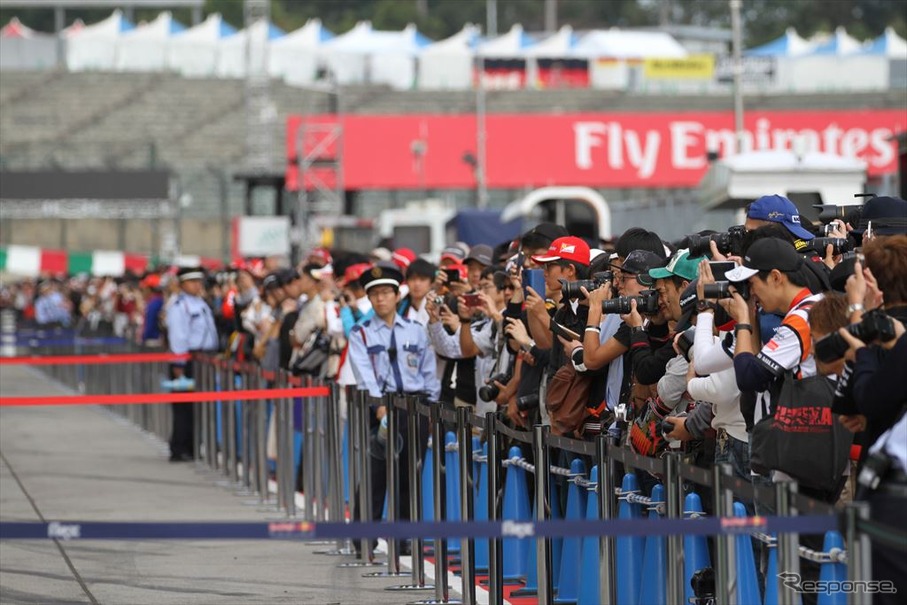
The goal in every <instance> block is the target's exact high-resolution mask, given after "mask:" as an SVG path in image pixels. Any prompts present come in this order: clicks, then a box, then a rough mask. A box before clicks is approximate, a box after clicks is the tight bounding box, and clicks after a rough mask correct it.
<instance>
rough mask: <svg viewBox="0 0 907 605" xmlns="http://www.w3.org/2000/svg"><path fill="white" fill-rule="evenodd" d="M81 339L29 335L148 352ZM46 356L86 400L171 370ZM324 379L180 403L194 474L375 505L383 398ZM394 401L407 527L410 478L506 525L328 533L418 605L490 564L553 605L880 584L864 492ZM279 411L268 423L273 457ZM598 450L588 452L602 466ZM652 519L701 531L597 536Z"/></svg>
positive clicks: (413, 501) (268, 501) (310, 503)
mask: <svg viewBox="0 0 907 605" xmlns="http://www.w3.org/2000/svg"><path fill="white" fill-rule="evenodd" d="M68 339H69V337H66V336H61V335H60V334H50V335H43V340H46V341H47V344H46V346H42V345H41V341H42V338H41V337H39V335H37V334H35V335H32V336H30V337H29V343H30V344H29V346H30V352H31V353H35V352H36V351H40V353H41V354H42V356H44V357H46V358H52V357H53V356H57V355H73V354H78V355H101V354H105V355H110V356H111V357H113V358H115V357H116V356H115V355H111V354H113V353H116V352H120V351H122V352H127V351H128V352H136V351H137V347H136V345H133V344H130V343H128V342H125V343H118V344H116V343H108V342H103V343H100V342H99V343H93V342H84V340H85V339H81V340H80V338H79V337H78V336H72V337H71V340H68ZM18 350H21V348H20V349H18ZM6 351H7V353H8V352H9V348H7V349H6ZM192 363H194V364H195V367H196V372H195V376H196V380H195V390H196V391H197V392H199V393H202V392H204V393H223V394H224V395H226V392H228V391H234V390H238V391H241V390H249V389H251V390H256V389H262V388H266V389H273V390H275V392H277V393H280V392H283V391H281V389H287V388H292V387H306V386H319V385H323V383H321V382H320V381H314V380H312V379H309V378H303V379H300V378H297V377H293V376H290V375H288V374H287V373H286V372H282V371H281V372H263V371H261V370H260V369H259V368H257V367H256V366H254V365H252V364H248V363H236V362H234V361H232V360H227V359H224V358H223V357H221V356H218V355H194V356H193V361H192ZM37 368H38V369H40V370H41V371H43V372H45V373H47V375H49V376H50V377H52V378H54V379H55V380H57V381H59V382H61V383H63V384H65V385H67V386H69V387H71V388H73V389H75V390H77V391H78V392H80V393H83V394H86V395H102V394H115V393H133V394H134V393H149V394H150V393H155V392H159V391H160V390H161V385H163V384H165V383H166V377H167V373H166V364H164V363H162V362H152V363H116V362H115V361H114V362H112V363H108V364H105V365H101V364H80V363H69V364H65V365H64V364H49V365H40V366H37ZM325 386H328V387H329V390H328V391H325V392H328V393H329V394H328V395H327V396H320V395H319V396H313V397H305V398H294V397H290V396H275V397H273V398H265V399H245V400H244V399H237V400H223V401H211V402H205V403H187V404H184V405H192V406H193V410H194V418H195V433H194V447H195V449H194V451H195V455H196V465H197V467H198V469H199V470H200V471H202V472H205V473H211V474H212V475H214V476H215V477H216V478H217V479H218V480H219V482H220V484H221V485H222V486H223V487H225V488H228V489H229V490H231V491H233V492H234V493H235V494H237V495H239V496H243V497H247V498H248V497H252V498H254V499H253V500H251V501H250V504H252V505H255V506H258V507H259V508H263V509H264V510H267V511H270V512H273V513H276V514H279V515H281V516H282V517H283V518H284V519H287V520H300V521H303V522H306V523H308V522H311V523H315V524H316V526H317V525H318V524H319V523H322V524H325V525H326V526H328V525H333V524H336V523H346V522H348V520H349V519H350V518H352V517H353V514H352V513H353V508H354V507H355V508H357V509H358V511H370V510H371V506H372V504H371V503H372V493H371V492H372V489H373V486H372V485H371V478H370V472H369V469H370V468H371V465H372V464H381V461H380V452H379V451H378V450H380V442H379V441H377V440H379V439H380V436H379V435H378V434H377V433H376V430H375V429H376V426H375V423H374V419H373V415H372V412H371V410H372V407H373V406H374V404H375V402H374V401H372V400H371V399H370V398H369V397H367V395H366V393H365V392H363V391H358V390H356V389H354V388H351V387H340V386H338V385H336V384H333V383H330V384H327V385H325ZM382 403H383V404H384V405H385V406H386V409H387V413H388V414H387V416H388V423H387V424H388V427H387V435H388V437H387V442H386V444H385V447H384V464H385V467H386V474H387V500H386V521H387V523H391V524H393V523H396V522H398V521H402V520H399V519H398V510H399V502H400V500H399V498H400V486H401V482H402V481H403V480H405V481H407V482H408V485H409V488H410V489H409V510H410V517H409V519H407V520H406V521H407V522H409V523H413V524H414V525H412V526H411V527H412V528H414V529H415V528H417V527H419V526H420V525H422V524H424V522H432V521H435V522H437V521H460V520H461V521H463V522H465V525H468V526H469V527H473V526H478V525H481V524H480V523H475V524H473V523H472V522H487V523H490V524H493V525H495V526H497V524H499V525H500V527H501V531H500V533H498V534H496V535H495V534H494V532H492V533H491V534H487V535H488V536H490V537H475V535H470V536H467V537H462V538H454V537H450V535H449V534H450V532H444V531H441V530H440V529H438V530H437V531H438V535H437V536H436V537H430V536H429V535H426V534H425V533H424V532H423V533H418V535H417V536H416V537H415V538H413V540H412V544H411V553H412V559H411V565H410V571H409V572H404V571H403V570H402V568H401V565H400V556H401V553H400V551H399V546H400V545H401V544H400V543H399V542H398V540H397V539H388V540H387V552H386V556H385V560H384V562H381V561H380V558H379V557H377V556H375V555H374V553H373V551H372V548H371V547H372V544H371V541H372V538H371V535H368V534H367V532H361V534H359V535H358V536H352V537H351V536H349V535H347V536H344V537H340V536H339V535H338V536H336V537H334V539H333V540H332V541H331V542H328V545H329V546H332V547H333V548H329V549H327V550H323V551H318V552H320V553H321V554H324V555H347V556H349V555H353V554H355V553H356V551H357V550H358V551H359V552H361V553H363V556H362V559H361V560H355V561H347V562H344V563H341V564H340V565H341V566H343V567H362V568H367V567H381V568H383V569H382V570H381V571H378V572H372V573H366V574H365V575H366V576H369V577H385V578H386V577H397V576H407V577H409V578H410V581H409V583H407V584H402V585H399V586H394V587H391V588H390V589H392V590H400V591H421V590H424V591H432V592H433V593H434V595H433V597H432V598H429V599H424V600H417V601H413V602H414V603H425V604H428V603H458V602H462V603H465V604H474V603H476V585H477V581H478V580H481V579H482V576H487V578H485V582H486V583H487V589H488V591H489V601H490V603H492V604H499V603H503V600H504V594H505V584H508V583H518V584H520V585H522V586H521V590H520V591H519V593H518V594H523V595H526V594H534V595H535V596H536V597H537V600H538V603H540V604H541V605H550V604H553V603H578V604H580V605H584V604H588V603H632V604H636V603H685V602H693V601H691V599H694V598H697V597H698V598H700V599H701V600H700V601H698V602H702V603H706V602H714V603H721V604H725V603H727V604H730V603H737V602H746V603H755V602H758V603H764V605H774V604H776V603H778V604H781V605H793V604H794V603H797V602H799V595H798V594H797V593H796V592H794V591H793V590H792V589H791V588H790V587H788V586H787V585H786V584H785V583H784V581H783V579H782V577H781V576H779V575H778V570H782V571H785V572H788V573H799V563H800V559H801V557H806V558H808V559H810V560H813V561H816V562H818V563H820V564H821V573H822V576H821V577H822V579H823V580H826V581H830V582H837V584H836V586H839V587H841V586H846V585H848V583H856V584H850V586H861V585H863V584H862V583H865V582H866V581H868V580H870V579H871V570H870V568H869V543H870V542H869V535H870V534H869V532H870V531H871V532H872V535H873V536H874V537H877V536H879V535H880V534H881V533H883V532H884V528H879V527H878V526H877V525H876V524H874V523H872V522H870V521H869V519H868V508H867V506H866V505H865V504H864V503H861V502H854V503H852V504H850V505H848V506H847V507H846V508H845V509H844V511H843V513H841V512H839V511H836V510H835V509H833V508H832V507H831V506H829V505H827V504H824V503H821V502H816V501H814V500H811V499H808V498H805V497H803V496H802V495H800V494H799V493H798V491H797V485H796V483H794V482H779V483H776V484H775V485H774V486H772V487H762V486H754V485H753V484H752V483H750V482H747V481H744V480H742V479H740V478H738V477H736V476H734V475H733V474H732V472H731V469H730V467H729V466H727V465H720V464H719V465H715V466H714V468H712V469H704V468H699V467H696V466H693V465H690V464H687V463H685V462H683V461H682V460H681V457H680V455H679V454H677V453H673V452H671V453H668V454H666V455H665V456H664V457H662V458H649V457H644V456H640V455H637V454H635V453H633V452H632V451H630V450H628V449H626V448H624V447H621V446H619V445H618V444H617V443H616V442H615V441H613V440H612V439H611V438H609V437H608V436H607V435H602V436H600V437H598V438H597V439H596V440H595V441H591V442H590V441H579V440H574V439H568V438H565V437H560V436H556V435H553V434H551V432H550V428H549V427H547V426H542V425H538V426H535V427H533V428H532V430H531V431H525V430H516V429H514V428H513V427H511V426H508V424H507V423H506V422H505V421H504V419H503V418H502V416H500V415H498V414H496V413H489V414H487V415H485V416H484V417H479V416H475V415H473V414H472V413H471V411H470V410H469V409H467V408H457V409H453V408H452V407H448V406H446V405H443V404H442V405H433V404H428V403H426V402H424V401H421V400H419V399H418V398H417V397H414V396H402V395H386V396H385V397H384V400H383V401H382ZM344 404H345V405H344ZM111 409H112V410H113V411H114V412H115V413H117V414H120V415H122V416H124V417H125V418H126V419H128V420H129V421H131V422H133V423H134V424H136V425H138V426H139V427H141V428H142V429H144V430H146V431H148V432H150V433H153V434H154V435H157V436H158V437H160V438H161V439H165V440H166V439H167V437H168V435H169V431H170V427H171V420H170V406H169V405H166V406H165V405H112V406H111ZM344 411H346V412H347V414H346V415H344ZM272 416H273V422H272ZM269 423H272V424H273V435H272V436H271V437H270V440H271V444H272V447H271V451H270V452H269V428H268V427H269ZM426 424H427V426H428V428H429V431H428V434H426V433H425V425H426ZM398 433H399V435H401V437H400V441H401V442H402V443H405V444H406V455H407V458H408V460H409V461H410V464H408V465H401V464H400V456H401V453H402V452H401V451H400V450H401V448H399V447H398V444H397V439H396V438H395V437H394V436H396V435H398ZM404 434H405V435H406V438H405V439H403V438H402V435H404ZM476 434H481V436H482V438H481V441H479V442H476V441H475V437H476ZM426 446H427V449H424V448H426ZM300 449H301V453H302V455H301V456H300V455H299V451H300ZM554 449H556V450H558V451H561V452H569V453H571V454H572V455H573V456H574V457H575V459H574V461H573V463H572V464H571V466H570V468H562V467H557V466H553V465H552V463H551V452H552V450H554ZM344 452H347V453H348V467H347V468H344V465H343V459H344ZM505 454H506V455H505ZM527 454H528V456H527ZM586 462H590V463H591V465H590V467H589V468H587V465H586ZM300 465H301V468H300ZM401 466H405V468H401ZM539 469H546V472H539ZM636 473H648V474H651V475H654V476H655V477H657V478H658V480H659V482H658V484H657V485H656V486H655V488H654V489H653V490H652V491H651V492H650V493H649V494H644V493H642V492H641V490H640V487H639V482H638V480H637V474H636ZM300 474H301V478H302V481H301V486H298V485H297V477H298V476H299V475H300ZM530 478H531V479H530ZM565 484H566V490H567V493H566V498H563V499H564V500H565V501H566V509H565V510H564V511H563V515H562V514H561V511H560V506H559V500H560V499H562V496H563V494H562V492H561V490H562V489H563V487H564V485H565ZM275 487H276V490H274V489H273V488H275ZM297 487H302V493H303V505H302V507H297V504H296V502H297V500H296V495H297V491H298V490H297ZM272 490H273V491H274V492H275V493H274V494H273V495H272ZM699 492H701V493H706V492H708V493H710V494H711V496H710V502H709V501H708V500H707V501H706V502H707V503H708V504H710V505H711V509H712V510H711V512H710V514H709V515H707V514H706V513H705V512H703V501H702V499H701V497H700V493H699ZM735 499H736V500H735ZM744 501H745V502H756V501H762V502H767V503H771V504H772V505H773V506H774V509H775V510H776V511H777V516H778V517H779V518H781V519H784V518H789V517H792V516H797V515H805V517H802V519H803V520H804V521H808V520H810V519H812V520H813V521H817V522H820V523H822V522H823V519H824V520H825V522H824V527H826V528H827V529H830V530H832V529H834V528H835V527H839V528H840V530H841V532H840V533H839V532H838V531H828V532H827V533H826V536H825V543H826V548H825V551H824V552H821V553H816V552H812V551H808V550H807V549H804V548H802V547H800V546H799V541H798V534H797V533H794V532H790V531H788V532H786V533H779V534H778V535H777V536H768V535H765V533H764V532H761V533H760V530H764V529H765V528H766V527H767V524H766V522H767V520H769V519H774V518H768V519H766V518H764V517H758V516H756V517H753V516H747V515H746V511H745V510H744V508H743V505H742V502H744ZM656 517H657V518H661V519H662V520H663V521H664V522H670V521H680V522H682V523H683V524H684V525H683V527H685V528H689V529H688V530H687V531H684V532H682V533H681V532H678V531H676V530H675V531H665V532H662V533H661V535H650V536H648V537H645V536H642V535H633V534H632V533H626V534H615V533H614V532H609V531H599V530H600V529H601V527H599V526H597V525H596V523H599V522H602V521H603V520H612V519H620V520H643V519H644V518H648V519H649V521H650V523H651V524H652V526H653V527H656V526H657V524H658V523H659V521H658V520H656ZM709 517H711V518H713V519H718V520H720V521H721V528H722V529H721V531H719V532H716V533H717V535H716V536H715V539H714V545H713V548H712V549H711V550H710V549H709V545H708V542H707V540H706V538H705V536H704V535H703V534H702V533H700V532H699V531H698V530H697V528H698V527H702V526H701V524H702V522H703V520H706V519H708V518H709ZM557 519H564V520H565V521H574V522H584V523H586V524H588V527H590V528H593V527H595V528H597V529H596V530H590V531H589V532H588V534H580V535H573V536H569V535H567V536H564V535H561V536H546V535H544V533H540V532H542V531H543V530H544V528H545V527H547V526H546V522H550V521H553V520H557ZM533 521H534V523H533ZM697 523H700V526H697V525H696V524H697ZM625 526H626V527H629V525H627V524H625ZM435 527H438V528H440V525H438V526H435ZM803 527H810V524H809V523H804V524H803ZM812 527H815V525H813V526H812ZM787 529H791V526H787ZM392 533H393V532H390V531H389V533H388V535H391V534H392ZM414 533H416V532H414ZM479 533H480V534H481V532H479ZM753 536H755V539H758V540H761V541H763V542H764V543H765V544H766V548H767V549H768V550H769V556H768V565H769V567H768V572H767V574H766V578H767V581H766V582H765V588H764V594H763V590H762V589H761V588H760V583H759V579H758V574H757V569H756V563H755V560H754V556H753V548H752V542H751V540H752V539H753ZM410 537H412V536H410ZM423 538H427V539H426V540H425V542H431V543H432V545H431V547H427V546H426V545H425V544H423ZM524 538H529V539H524ZM354 540H356V541H358V549H357V548H356V547H355V545H354ZM533 542H534V544H533ZM429 559H430V560H431V561H432V562H433V564H434V570H435V573H434V578H435V581H434V583H433V584H431V583H429V582H428V581H427V580H426V561H427V560H429ZM710 562H711V565H712V567H713V568H714V571H715V595H714V600H713V601H708V600H707V598H706V597H703V595H701V594H698V595H694V594H693V590H692V589H691V587H690V579H691V577H692V576H693V574H694V572H696V571H697V570H699V569H702V568H703V567H709V564H710ZM452 569H453V570H456V571H458V573H459V575H460V576H461V578H462V585H461V587H460V588H461V590H460V594H461V595H462V601H460V600H457V599H454V598H452V597H451V593H450V588H451V587H450V586H449V584H448V581H447V578H448V571H450V570H452ZM869 599H870V596H869V595H868V594H867V593H866V592H863V591H859V590H857V591H852V592H850V593H849V594H846V595H845V594H844V593H843V592H841V591H834V590H826V591H825V592H823V593H820V594H819V601H818V602H819V603H820V604H823V605H829V604H832V603H844V602H847V603H853V604H863V603H868V602H869Z"/></svg>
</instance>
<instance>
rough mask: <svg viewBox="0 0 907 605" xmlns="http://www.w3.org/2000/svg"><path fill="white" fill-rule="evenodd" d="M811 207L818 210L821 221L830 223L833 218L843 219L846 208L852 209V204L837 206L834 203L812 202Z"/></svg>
mask: <svg viewBox="0 0 907 605" xmlns="http://www.w3.org/2000/svg"><path fill="white" fill-rule="evenodd" d="M813 208H815V209H816V210H818V211H819V221H820V222H822V223H830V222H832V221H833V220H835V219H839V218H840V219H843V218H844V217H845V216H847V212H848V210H852V209H853V206H838V205H835V204H813Z"/></svg>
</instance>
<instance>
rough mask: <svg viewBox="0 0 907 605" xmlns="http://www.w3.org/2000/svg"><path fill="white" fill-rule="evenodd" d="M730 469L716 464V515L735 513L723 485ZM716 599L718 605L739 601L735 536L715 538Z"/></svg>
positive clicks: (722, 515) (714, 473)
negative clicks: (724, 477)
mask: <svg viewBox="0 0 907 605" xmlns="http://www.w3.org/2000/svg"><path fill="white" fill-rule="evenodd" d="M729 470H730V467H729V465H727V464H716V465H715V466H714V467H713V469H712V473H713V477H714V484H715V487H714V490H715V492H714V495H713V497H714V508H715V516H716V517H719V518H721V517H730V516H732V515H733V514H734V512H733V511H734V503H733V498H732V494H731V493H730V492H729V491H728V490H726V489H725V488H724V487H723V485H724V481H723V480H722V478H723V476H724V475H726V474H728V472H729ZM715 553H716V556H715V600H716V603H717V604H718V605H731V603H736V602H737V565H736V560H735V559H734V558H733V557H734V536H731V535H723V536H717V537H716V539H715Z"/></svg>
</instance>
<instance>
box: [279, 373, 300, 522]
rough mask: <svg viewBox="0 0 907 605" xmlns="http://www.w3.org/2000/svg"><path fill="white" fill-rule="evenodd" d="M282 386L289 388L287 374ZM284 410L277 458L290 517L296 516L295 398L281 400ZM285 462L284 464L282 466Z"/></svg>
mask: <svg viewBox="0 0 907 605" xmlns="http://www.w3.org/2000/svg"><path fill="white" fill-rule="evenodd" d="M281 378H282V380H281V386H289V384H288V382H287V374H286V373H285V372H281ZM280 406H281V407H282V408H283V424H282V425H281V426H279V427H278V430H279V431H280V433H281V435H282V436H283V449H282V450H280V453H279V454H278V456H277V463H278V468H279V469H280V470H281V481H282V483H281V491H282V492H283V494H284V502H283V505H284V509H285V510H286V513H287V516H288V517H295V516H296V476H295V475H296V473H295V471H296V457H295V456H294V455H293V453H294V452H293V449H294V448H293V398H292V397H284V398H282V399H281V400H280ZM281 461H283V464H281Z"/></svg>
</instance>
